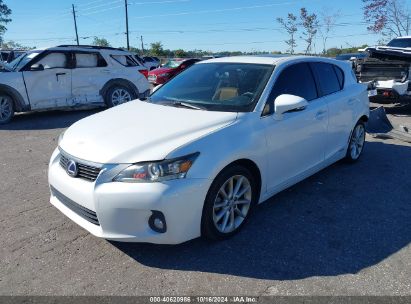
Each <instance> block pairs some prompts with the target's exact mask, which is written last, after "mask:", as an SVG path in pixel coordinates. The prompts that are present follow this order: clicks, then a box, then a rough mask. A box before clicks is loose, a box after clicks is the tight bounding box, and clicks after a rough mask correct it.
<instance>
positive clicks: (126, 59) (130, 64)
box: [111, 55, 138, 67]
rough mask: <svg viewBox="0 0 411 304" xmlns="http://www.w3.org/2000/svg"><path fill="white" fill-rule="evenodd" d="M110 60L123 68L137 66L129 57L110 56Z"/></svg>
mask: <svg viewBox="0 0 411 304" xmlns="http://www.w3.org/2000/svg"><path fill="white" fill-rule="evenodd" d="M111 58H113V59H114V60H115V61H117V62H118V63H120V64H121V65H123V66H125V67H135V66H138V63H137V62H136V61H135V60H134V59H133V58H132V56H130V55H111Z"/></svg>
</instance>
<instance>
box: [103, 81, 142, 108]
mask: <svg viewBox="0 0 411 304" xmlns="http://www.w3.org/2000/svg"><path fill="white" fill-rule="evenodd" d="M133 99H135V96H134V94H133V92H132V90H130V89H129V88H127V87H125V86H120V85H116V86H113V87H112V88H110V89H109V90H108V91H107V96H106V104H107V106H108V107H115V106H118V105H120V104H122V103H126V102H129V101H131V100H133Z"/></svg>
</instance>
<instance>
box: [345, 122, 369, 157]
mask: <svg viewBox="0 0 411 304" xmlns="http://www.w3.org/2000/svg"><path fill="white" fill-rule="evenodd" d="M358 125H362V126H363V128H364V145H363V147H362V150H361V153H360V155H359V156H358V157H357V158H356V159H354V158H352V156H351V150H350V146H351V140H352V137H353V135H354V131H355V129H356V128H357V126H358ZM365 136H366V134H365V123H364V122H363V121H361V120H360V121H359V122H357V123H356V125H355V126H354V128H353V129H352V131H351V135H350V141H349V142H348V148H347V153H346V155H345V160H346V161H347V162H349V163H355V162H356V161H357V160H359V159H360V158H361V155H362V154H363V152H364V148H365Z"/></svg>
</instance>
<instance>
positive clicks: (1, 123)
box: [0, 94, 15, 125]
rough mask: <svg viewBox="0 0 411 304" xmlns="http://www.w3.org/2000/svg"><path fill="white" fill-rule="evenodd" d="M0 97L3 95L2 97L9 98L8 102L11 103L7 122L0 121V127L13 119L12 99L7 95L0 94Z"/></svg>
mask: <svg viewBox="0 0 411 304" xmlns="http://www.w3.org/2000/svg"><path fill="white" fill-rule="evenodd" d="M0 95H3V96H7V97H8V98H9V102H10V103H11V114H10V117H9V118H8V119H7V120H4V121H1V120H0V125H4V124H7V123H9V122H10V121H11V120H12V119H13V117H14V111H15V110H14V102H13V99H12V98H11V97H10V96H9V95H7V94H0Z"/></svg>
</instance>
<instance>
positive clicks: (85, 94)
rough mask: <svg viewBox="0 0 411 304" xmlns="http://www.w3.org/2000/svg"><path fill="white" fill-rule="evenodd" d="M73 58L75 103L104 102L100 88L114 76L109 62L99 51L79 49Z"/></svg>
mask: <svg viewBox="0 0 411 304" xmlns="http://www.w3.org/2000/svg"><path fill="white" fill-rule="evenodd" d="M73 58H74V62H75V68H74V69H73V74H72V87H73V88H72V91H73V105H82V104H101V103H103V102H104V100H103V97H102V96H101V95H100V90H101V89H102V88H103V86H104V84H106V83H107V81H109V80H110V79H111V78H112V77H113V76H112V75H111V72H110V69H109V68H108V67H107V62H106V61H105V60H104V58H103V57H102V56H101V54H100V53H98V52H87V51H78V52H74V53H73Z"/></svg>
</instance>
